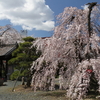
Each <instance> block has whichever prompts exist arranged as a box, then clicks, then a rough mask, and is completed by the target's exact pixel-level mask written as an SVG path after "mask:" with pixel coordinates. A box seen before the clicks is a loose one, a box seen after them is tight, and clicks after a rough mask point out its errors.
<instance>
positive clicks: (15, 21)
mask: <svg viewBox="0 0 100 100" xmlns="http://www.w3.org/2000/svg"><path fill="white" fill-rule="evenodd" d="M88 2H98V3H100V0H95V1H93V0H0V25H1V26H3V25H6V24H11V25H12V26H13V27H14V28H15V29H16V30H18V31H20V30H23V29H25V30H28V35H31V36H35V37H46V36H47V37H48V36H51V35H52V34H53V32H52V29H53V28H54V26H55V16H56V15H58V14H59V13H61V12H62V11H63V9H64V8H65V7H70V6H73V7H78V8H81V6H82V5H84V4H86V3H88Z"/></svg>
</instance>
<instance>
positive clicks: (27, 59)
mask: <svg viewBox="0 0 100 100" xmlns="http://www.w3.org/2000/svg"><path fill="white" fill-rule="evenodd" d="M23 40H24V42H23V43H20V44H19V47H18V48H17V49H16V50H15V51H14V52H13V53H12V56H13V58H12V59H10V60H9V64H13V65H15V68H16V69H17V70H19V71H20V70H21V76H24V77H26V78H27V80H28V81H27V86H30V81H31V78H32V76H31V72H30V67H31V64H32V62H33V61H35V60H36V59H37V58H38V57H39V56H40V55H41V51H39V50H37V47H36V46H32V45H33V43H32V42H33V41H35V39H34V38H33V37H26V38H23Z"/></svg>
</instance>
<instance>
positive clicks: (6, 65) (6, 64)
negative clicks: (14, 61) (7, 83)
mask: <svg viewBox="0 0 100 100" xmlns="http://www.w3.org/2000/svg"><path fill="white" fill-rule="evenodd" d="M5 67H6V69H5V73H6V75H5V78H6V80H7V75H8V60H6V61H5Z"/></svg>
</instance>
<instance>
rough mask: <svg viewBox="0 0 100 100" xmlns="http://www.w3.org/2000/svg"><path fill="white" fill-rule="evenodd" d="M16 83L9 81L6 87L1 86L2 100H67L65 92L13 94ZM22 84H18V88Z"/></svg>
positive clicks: (22, 92) (0, 94) (0, 98)
mask: <svg viewBox="0 0 100 100" xmlns="http://www.w3.org/2000/svg"><path fill="white" fill-rule="evenodd" d="M14 83H15V82H14V81H8V82H6V83H4V84H5V86H0V100H66V98H65V93H66V92H65V91H62V90H57V91H48V92H46V91H37V92H33V91H31V90H28V91H26V89H24V90H22V91H20V90H19V91H17V90H16V89H15V92H12V89H13V86H14ZM20 84H21V82H17V84H16V86H19V85H20Z"/></svg>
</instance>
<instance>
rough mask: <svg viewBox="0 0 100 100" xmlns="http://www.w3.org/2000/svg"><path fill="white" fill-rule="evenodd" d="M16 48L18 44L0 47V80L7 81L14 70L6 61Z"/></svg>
mask: <svg viewBox="0 0 100 100" xmlns="http://www.w3.org/2000/svg"><path fill="white" fill-rule="evenodd" d="M17 47H18V44H17V43H15V44H2V45H0V78H4V79H5V80H7V79H9V76H10V75H11V74H12V72H13V70H14V68H13V66H8V60H9V59H11V58H12V52H13V51H14V50H15V49H16V48H17Z"/></svg>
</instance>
